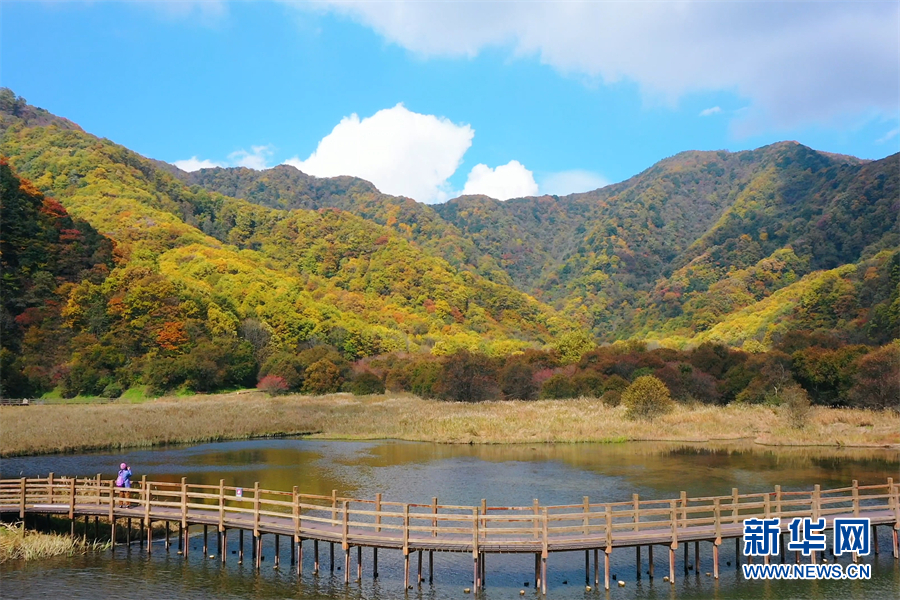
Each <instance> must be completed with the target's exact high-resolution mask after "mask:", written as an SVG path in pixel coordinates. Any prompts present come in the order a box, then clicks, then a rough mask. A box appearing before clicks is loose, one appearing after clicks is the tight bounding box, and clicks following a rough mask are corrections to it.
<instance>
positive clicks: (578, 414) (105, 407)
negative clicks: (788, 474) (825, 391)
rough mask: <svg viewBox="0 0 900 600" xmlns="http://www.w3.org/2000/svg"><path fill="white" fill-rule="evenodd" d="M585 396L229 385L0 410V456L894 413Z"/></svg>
mask: <svg viewBox="0 0 900 600" xmlns="http://www.w3.org/2000/svg"><path fill="white" fill-rule="evenodd" d="M624 415H625V409H624V407H621V406H619V407H608V406H605V405H604V404H603V403H602V402H600V401H599V400H597V399H594V398H580V399H577V400H540V401H534V402H521V401H496V402H484V403H480V404H464V403H453V402H440V401H436V400H422V399H421V398H417V397H415V396H409V395H387V396H385V395H375V396H363V397H354V396H352V395H350V394H333V395H329V396H316V397H309V396H279V397H274V398H270V397H268V396H266V395H265V394H263V393H259V392H235V393H231V394H218V395H208V396H192V397H188V398H159V399H156V400H151V401H148V402H144V403H141V404H129V403H124V402H123V403H116V402H114V403H108V404H62V405H33V406H27V407H19V406H13V407H11V406H3V407H0V456H21V455H34V454H47V453H57V452H77V451H83V450H94V449H97V450H99V449H115V448H129V447H148V446H157V445H164V444H173V443H200V442H209V441H220V440H233V439H248V438H257V437H278V436H292V435H306V436H311V437H317V438H330V439H357V440H360V439H366V440H369V439H399V440H410V441H429V442H443V443H451V444H469V443H475V444H506V443H531V444H533V443H541V442H623V441H632V440H670V441H696V442H703V441H718V440H746V441H753V442H756V443H758V444H765V445H821V446H876V447H885V446H894V447H898V446H900V415H898V414H897V413H896V412H874V411H868V410H858V409H831V408H815V409H814V410H813V412H812V414H811V416H810V417H809V421H808V423H807V425H806V426H805V427H803V428H802V429H794V428H792V427H791V426H790V425H789V421H788V418H787V417H786V415H785V414H784V412H783V409H781V408H775V407H768V406H741V405H730V406H725V407H711V406H696V407H688V406H678V407H677V408H676V409H675V411H674V412H672V413H669V414H667V415H665V416H662V417H659V418H657V419H656V420H654V421H652V422H647V421H629V420H627V419H626V418H625V416H624Z"/></svg>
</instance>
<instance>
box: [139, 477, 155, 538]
mask: <svg viewBox="0 0 900 600" xmlns="http://www.w3.org/2000/svg"><path fill="white" fill-rule="evenodd" d="M141 488H142V492H143V496H144V527H146V528H147V554H150V553H151V552H152V549H151V548H150V543H151V542H152V541H153V528H152V527H151V523H152V521H151V520H150V502H151V501H152V499H151V496H150V483H149V482H148V481H147V476H146V475H142V476H141Z"/></svg>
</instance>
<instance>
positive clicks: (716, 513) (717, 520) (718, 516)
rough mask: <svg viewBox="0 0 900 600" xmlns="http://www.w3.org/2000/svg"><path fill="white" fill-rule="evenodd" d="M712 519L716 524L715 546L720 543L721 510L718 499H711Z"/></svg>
mask: <svg viewBox="0 0 900 600" xmlns="http://www.w3.org/2000/svg"><path fill="white" fill-rule="evenodd" d="M713 518H714V519H715V524H716V544H721V543H722V510H721V508H720V506H719V499H718V498H713Z"/></svg>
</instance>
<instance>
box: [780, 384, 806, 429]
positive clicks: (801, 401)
mask: <svg viewBox="0 0 900 600" xmlns="http://www.w3.org/2000/svg"><path fill="white" fill-rule="evenodd" d="M781 404H782V406H783V407H784V414H785V417H786V418H787V421H788V424H789V425H790V426H791V427H793V428H794V429H802V428H804V427H806V424H807V422H808V421H809V417H810V415H811V414H812V403H811V402H810V401H809V395H808V394H807V393H806V390H804V389H803V388H802V387H800V386H799V385H796V384H794V385H791V386H788V387H787V388H785V390H784V391H783V392H782V394H781Z"/></svg>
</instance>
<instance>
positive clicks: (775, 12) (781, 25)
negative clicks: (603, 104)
mask: <svg viewBox="0 0 900 600" xmlns="http://www.w3.org/2000/svg"><path fill="white" fill-rule="evenodd" d="M289 3H290V4H294V5H296V6H300V7H304V6H305V7H309V6H310V5H312V6H316V7H319V8H321V7H326V8H327V9H329V10H333V11H335V12H338V13H340V14H345V15H348V16H349V17H350V18H353V19H355V20H357V21H359V22H361V23H363V24H365V25H367V26H369V27H371V28H373V29H374V30H375V31H377V32H378V33H379V34H381V35H382V36H384V37H385V38H386V39H388V40H390V41H392V42H394V43H396V44H399V45H400V46H403V47H404V48H407V49H409V50H412V51H414V52H417V53H419V54H422V55H424V56H474V55H476V54H478V53H479V52H480V51H481V50H482V49H483V48H485V47H487V46H507V47H511V48H512V50H513V52H514V53H515V54H516V55H520V56H522V55H528V56H530V55H537V56H539V58H540V60H541V61H542V62H544V63H547V64H550V65H552V66H554V67H555V68H557V69H558V70H560V71H562V72H564V73H574V74H581V75H588V76H589V77H594V78H599V79H600V80H602V81H604V82H616V81H619V80H622V79H626V80H630V81H635V82H637V83H638V84H639V85H640V86H641V89H642V90H643V92H644V94H645V97H648V98H651V99H657V100H662V101H666V102H674V101H675V100H677V99H678V98H679V97H680V96H682V95H684V94H686V93H690V92H695V91H703V90H727V91H734V92H736V93H738V94H740V95H741V96H744V97H747V98H749V99H751V101H752V104H753V110H752V111H749V112H748V113H747V114H745V115H744V116H743V117H742V118H743V119H745V120H746V119H751V120H756V121H757V122H759V123H761V121H759V120H760V119H761V118H763V117H764V118H765V119H766V120H765V123H766V126H767V127H771V126H791V125H797V124H800V123H803V122H809V121H818V122H822V121H829V120H832V119H834V118H837V117H841V116H843V115H847V114H851V113H856V114H858V113H860V112H864V111H868V110H871V109H875V110H880V111H884V112H891V113H893V112H895V111H896V108H897V106H898V104H900V93H898V90H900V61H898V60H897V56H898V54H900V34H898V30H897V22H898V15H900V3H897V2H829V1H821V2H726V1H720V2H702V1H698V2H685V1H669V2H651V3H647V2H630V3H629V2H566V3H560V2H530V3H523V2H466V3H455V2H389V3H384V2H368V1H365V0H324V1H320V2H314V3H312V4H310V3H296V2H289Z"/></svg>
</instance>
